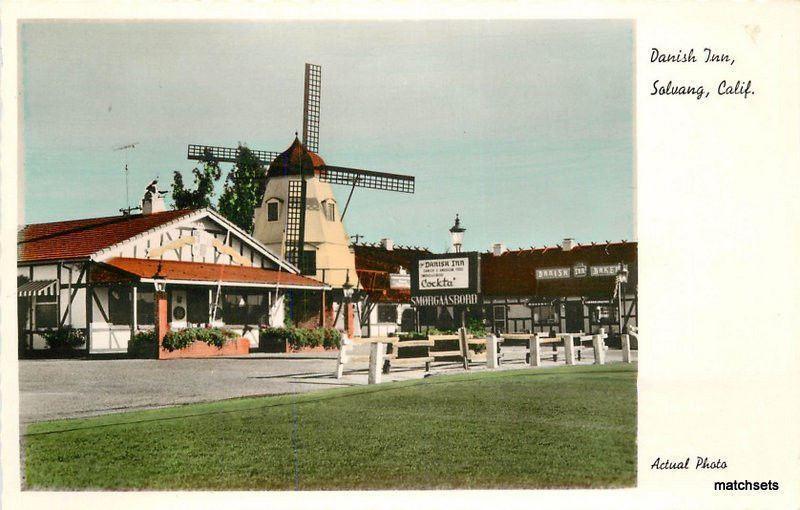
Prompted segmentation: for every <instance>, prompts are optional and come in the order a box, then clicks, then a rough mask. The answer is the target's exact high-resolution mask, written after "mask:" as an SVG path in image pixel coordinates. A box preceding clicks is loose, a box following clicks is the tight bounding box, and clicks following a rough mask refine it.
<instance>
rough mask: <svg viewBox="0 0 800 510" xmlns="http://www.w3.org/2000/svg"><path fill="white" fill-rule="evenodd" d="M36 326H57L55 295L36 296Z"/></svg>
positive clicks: (41, 327) (40, 327) (38, 327)
mask: <svg viewBox="0 0 800 510" xmlns="http://www.w3.org/2000/svg"><path fill="white" fill-rule="evenodd" d="M35 314H36V315H35V321H36V328H37V329H43V328H55V327H57V326H58V303H57V302H56V297H55V296H36V308H35Z"/></svg>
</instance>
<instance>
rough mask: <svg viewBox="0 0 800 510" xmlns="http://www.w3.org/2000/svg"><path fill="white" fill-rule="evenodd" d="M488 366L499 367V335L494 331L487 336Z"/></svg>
mask: <svg viewBox="0 0 800 510" xmlns="http://www.w3.org/2000/svg"><path fill="white" fill-rule="evenodd" d="M486 368H497V337H496V336H494V334H493V333H489V334H488V335H487V336H486Z"/></svg>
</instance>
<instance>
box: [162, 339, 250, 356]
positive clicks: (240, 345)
mask: <svg viewBox="0 0 800 510" xmlns="http://www.w3.org/2000/svg"><path fill="white" fill-rule="evenodd" d="M243 354H250V341H249V340H248V339H246V338H237V339H236V340H231V341H229V342H226V343H225V345H223V346H222V347H217V346H215V345H208V344H207V343H205V342H199V341H198V342H194V343H193V344H192V345H190V346H188V347H185V348H183V349H176V350H174V351H168V350H166V349H164V348H161V349H160V350H159V352H158V359H178V358H212V357H215V356H241V355H243Z"/></svg>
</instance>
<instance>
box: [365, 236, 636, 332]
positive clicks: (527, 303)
mask: <svg viewBox="0 0 800 510" xmlns="http://www.w3.org/2000/svg"><path fill="white" fill-rule="evenodd" d="M459 241H460V239H459ZM354 249H355V254H356V269H357V271H358V275H359V281H360V282H361V285H362V286H363V288H364V291H365V293H366V295H367V297H366V298H365V301H364V303H363V304H361V305H360V306H361V307H362V308H361V309H362V320H361V323H362V327H361V334H362V335H363V336H382V335H385V334H389V333H396V332H398V331H412V330H424V329H426V328H430V327H435V328H438V329H455V328H457V327H459V326H460V325H461V320H462V316H464V317H466V319H467V320H468V321H483V323H484V324H485V326H486V327H487V328H488V329H490V330H493V331H495V332H500V333H502V332H520V333H521V332H525V333H527V332H546V333H551V334H552V333H566V332H569V333H578V332H584V333H587V334H588V333H596V332H597V331H599V330H600V329H601V328H603V329H605V330H606V331H607V332H609V333H610V334H611V335H612V336H615V335H617V334H618V333H619V331H620V328H621V329H622V330H623V331H624V330H625V328H627V327H628V326H636V324H637V283H638V278H637V273H638V265H637V243H635V242H626V241H622V242H617V243H610V242H606V243H591V244H579V243H576V242H575V241H574V240H572V239H565V240H564V241H563V242H562V244H561V245H559V246H554V247H542V248H535V249H534V248H531V249H521V250H511V251H509V250H506V249H505V247H504V246H503V245H502V244H499V243H498V244H495V245H494V246H493V249H492V250H491V251H487V252H485V253H481V254H480V303H481V304H479V305H475V306H419V307H415V308H412V306H411V293H410V290H406V289H397V288H393V287H392V285H391V280H390V278H391V275H392V274H396V273H397V272H398V271H399V270H400V268H401V267H402V268H404V269H406V270H408V269H410V268H411V266H412V264H417V263H418V261H419V260H420V258H425V256H426V255H432V254H431V253H430V252H429V251H428V250H424V249H423V250H419V249H403V250H399V249H397V247H393V244H392V243H391V241H390V240H386V239H385V240H383V241H381V243H380V244H377V243H376V244H356V245H354ZM451 253H453V254H454V256H455V254H456V253H457V252H456V251H453V252H451ZM462 313H465V314H466V315H462ZM395 314H400V315H398V316H395ZM402 317H405V318H406V320H403V319H402ZM412 317H413V322H412V320H411V318H412Z"/></svg>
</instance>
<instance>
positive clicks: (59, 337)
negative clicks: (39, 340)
mask: <svg viewBox="0 0 800 510" xmlns="http://www.w3.org/2000/svg"><path fill="white" fill-rule="evenodd" d="M42 337H44V341H45V342H46V343H47V346H48V347H49V348H50V349H52V350H54V351H71V350H74V349H77V348H79V347H82V346H84V345H85V344H86V332H85V331H84V330H83V329H76V328H72V327H66V328H59V329H55V330H53V331H47V332H45V333H42Z"/></svg>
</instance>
